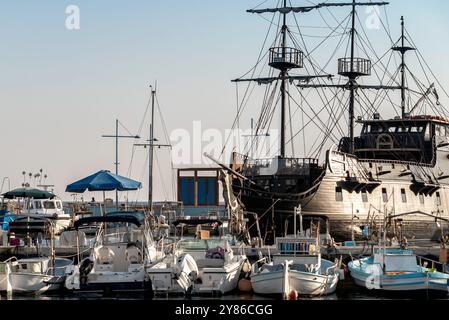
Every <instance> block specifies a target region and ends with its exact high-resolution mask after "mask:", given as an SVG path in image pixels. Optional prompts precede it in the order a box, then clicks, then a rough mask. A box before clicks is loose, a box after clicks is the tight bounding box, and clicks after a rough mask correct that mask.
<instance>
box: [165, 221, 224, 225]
mask: <svg viewBox="0 0 449 320" xmlns="http://www.w3.org/2000/svg"><path fill="white" fill-rule="evenodd" d="M214 223H217V224H218V225H219V226H221V225H222V224H223V222H222V221H220V220H216V219H192V220H190V219H189V220H186V219H184V220H176V221H175V222H173V225H174V226H178V225H180V224H185V225H189V226H198V225H202V224H214Z"/></svg>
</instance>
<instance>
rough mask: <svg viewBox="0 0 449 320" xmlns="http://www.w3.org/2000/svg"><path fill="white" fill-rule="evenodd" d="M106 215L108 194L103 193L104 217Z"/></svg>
mask: <svg viewBox="0 0 449 320" xmlns="http://www.w3.org/2000/svg"><path fill="white" fill-rule="evenodd" d="M105 215H106V192H105V191H103V217H104V216H105Z"/></svg>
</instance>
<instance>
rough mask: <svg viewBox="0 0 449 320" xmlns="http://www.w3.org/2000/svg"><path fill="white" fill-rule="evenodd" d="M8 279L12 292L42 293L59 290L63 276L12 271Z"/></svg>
mask: <svg viewBox="0 0 449 320" xmlns="http://www.w3.org/2000/svg"><path fill="white" fill-rule="evenodd" d="M10 281H11V288H12V292H14V293H42V292H49V291H58V290H61V289H62V288H63V284H64V281H65V277H64V276H59V277H58V276H49V275H41V274H32V273H22V272H17V273H16V272H13V273H11V274H10Z"/></svg>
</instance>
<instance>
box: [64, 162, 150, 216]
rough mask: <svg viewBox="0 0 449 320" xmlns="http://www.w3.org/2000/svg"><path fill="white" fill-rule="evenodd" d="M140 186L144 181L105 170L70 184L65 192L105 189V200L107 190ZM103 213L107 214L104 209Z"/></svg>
mask: <svg viewBox="0 0 449 320" xmlns="http://www.w3.org/2000/svg"><path fill="white" fill-rule="evenodd" d="M140 188H142V183H140V182H138V181H135V180H131V179H128V178H125V177H122V176H118V175H116V174H113V173H111V172H110V171H105V170H103V171H99V172H97V173H95V174H93V175H91V176H89V177H87V178H84V179H81V180H79V181H77V182H74V183H72V184H70V185H68V186H67V188H66V190H65V192H71V193H84V192H86V191H103V202H105V191H114V190H117V191H132V190H138V189H140ZM104 206H105V204H104ZM102 214H103V215H104V214H105V212H104V211H103V210H102Z"/></svg>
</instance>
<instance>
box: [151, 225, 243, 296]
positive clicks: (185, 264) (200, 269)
mask: <svg viewBox="0 0 449 320" xmlns="http://www.w3.org/2000/svg"><path fill="white" fill-rule="evenodd" d="M209 222H210V221H209ZM214 222H215V223H217V224H221V222H220V221H214ZM189 223H190V224H198V225H200V224H201V223H202V221H201V220H198V221H189ZM175 225H176V223H175ZM206 233H207V232H206ZM245 264H246V265H248V266H249V262H248V259H247V257H246V256H245V255H244V254H234V252H233V250H232V249H231V247H230V245H229V242H228V240H227V239H226V238H225V239H222V238H217V239H210V238H209V236H207V235H206V236H204V237H202V236H200V237H199V238H196V239H182V240H180V241H179V242H177V243H176V246H175V249H174V251H173V252H172V254H171V255H169V256H167V257H166V258H165V259H164V260H163V261H161V262H160V263H158V264H156V265H154V266H153V267H152V268H150V269H148V270H147V272H148V275H149V277H150V279H151V282H152V286H153V291H154V292H155V293H156V294H171V293H178V294H179V293H182V294H194V295H196V294H198V295H200V294H210V293H216V294H226V293H229V292H231V291H233V290H235V289H236V288H237V285H238V281H239V279H240V274H241V271H242V268H243V267H244V265H245ZM248 269H249V267H248Z"/></svg>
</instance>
